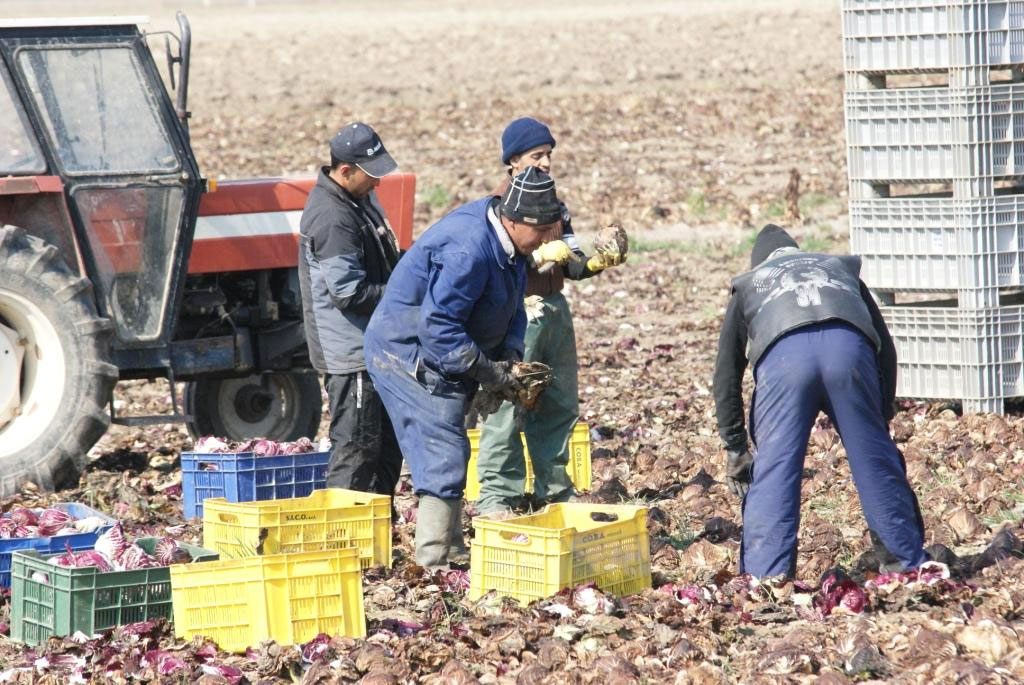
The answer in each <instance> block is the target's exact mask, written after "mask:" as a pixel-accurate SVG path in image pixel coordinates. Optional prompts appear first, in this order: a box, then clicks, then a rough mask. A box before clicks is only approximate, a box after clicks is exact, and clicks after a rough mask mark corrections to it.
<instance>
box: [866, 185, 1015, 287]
mask: <svg viewBox="0 0 1024 685" xmlns="http://www.w3.org/2000/svg"><path fill="white" fill-rule="evenodd" d="M850 247H851V251H852V252H853V253H854V254H857V255H860V256H861V257H862V258H863V266H862V269H861V278H862V279H863V280H864V282H865V283H867V284H868V285H869V286H870V287H871V288H872V289H874V290H881V291H899V290H905V291H940V292H953V291H964V297H965V298H968V299H967V301H965V300H964V299H963V298H962V299H961V303H960V304H961V306H965V305H966V306H984V305H990V306H991V305H994V304H997V301H994V300H992V299H989V300H987V301H986V300H981V301H979V300H978V299H973V298H971V291H981V290H988V291H990V292H989V293H988V295H989V297H990V298H991V295H992V294H995V295H996V296H997V295H998V292H994V291H996V289H997V288H1001V287H1002V288H1005V287H1013V286H1024V195H1002V196H996V197H985V198H976V199H971V200H956V199H953V198H951V197H898V198H877V199H870V200H851V201H850Z"/></svg>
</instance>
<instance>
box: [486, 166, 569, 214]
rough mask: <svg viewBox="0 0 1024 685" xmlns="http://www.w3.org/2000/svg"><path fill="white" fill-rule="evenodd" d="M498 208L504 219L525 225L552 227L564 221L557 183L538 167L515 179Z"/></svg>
mask: <svg viewBox="0 0 1024 685" xmlns="http://www.w3.org/2000/svg"><path fill="white" fill-rule="evenodd" d="M499 207H500V209H501V213H502V214H503V215H504V216H507V217H508V218H509V219H512V220H513V221H518V222H521V223H525V224H536V225H541V224H553V223H555V222H556V221H558V220H559V219H561V218H562V205H561V203H560V202H559V201H558V195H556V194H555V182H554V181H553V180H551V177H550V176H548V175H547V174H545V173H544V172H543V171H541V170H540V169H538V168H537V167H535V166H530V167H526V169H525V170H524V171H523V172H522V173H520V174H518V175H516V176H513V177H512V180H511V182H510V183H509V184H508V189H507V190H506V191H505V194H504V195H502V196H501V204H500V205H499Z"/></svg>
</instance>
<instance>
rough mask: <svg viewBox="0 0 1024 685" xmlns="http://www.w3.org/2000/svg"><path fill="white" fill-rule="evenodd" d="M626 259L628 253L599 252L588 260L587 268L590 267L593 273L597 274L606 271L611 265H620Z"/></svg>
mask: <svg viewBox="0 0 1024 685" xmlns="http://www.w3.org/2000/svg"><path fill="white" fill-rule="evenodd" d="M624 261H626V255H619V254H609V253H605V252H598V253H596V254H595V255H594V256H593V257H591V258H590V259H588V260H587V268H588V269H590V271H591V272H592V273H595V274H596V273H599V272H601V271H604V270H605V269H607V268H608V267H610V266H618V265H619V264H622V263H623V262H624Z"/></svg>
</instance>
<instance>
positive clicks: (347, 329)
mask: <svg viewBox="0 0 1024 685" xmlns="http://www.w3.org/2000/svg"><path fill="white" fill-rule="evenodd" d="M330 152H331V165H330V167H324V168H322V169H321V171H320V177H319V178H318V179H317V183H316V185H315V186H314V187H313V190H312V191H310V193H309V198H308V199H307V200H306V207H305V209H304V210H303V211H302V219H301V221H300V224H299V232H300V242H299V283H300V288H301V290H302V307H303V323H304V326H305V330H306V344H307V346H308V347H309V358H310V362H311V363H312V365H313V368H315V369H316V370H317V371H319V372H320V373H322V374H324V387H325V389H326V390H327V397H328V402H329V406H330V417H331V425H330V438H331V458H330V462H329V464H328V468H327V486H328V487H332V488H347V489H351V490H360V491H363V492H374V493H379V494H382V495H389V496H391V495H392V494H393V493H394V490H395V486H396V485H397V483H398V478H399V474H400V472H401V466H402V454H401V451H400V450H399V448H398V442H397V440H396V439H395V432H394V429H393V428H392V426H391V421H390V419H389V418H388V415H387V412H385V411H384V408H383V405H382V404H381V401H380V397H379V395H378V394H377V391H376V390H375V389H374V387H373V383H372V382H371V380H370V377H369V376H367V374H366V363H365V361H364V357H363V330H364V329H365V328H366V324H367V323H368V322H369V320H370V315H371V314H373V310H374V309H375V308H376V307H377V303H378V302H380V299H381V296H382V295H383V294H384V285H385V284H386V283H387V281H388V278H389V277H390V276H391V271H392V270H393V269H394V268H395V265H396V264H397V263H398V256H399V253H398V245H397V241H396V239H395V235H394V233H393V232H392V230H391V227H390V226H389V225H388V222H387V219H386V218H385V216H384V211H383V210H382V209H381V206H380V204H379V203H378V202H377V197H376V194H375V193H374V189H375V188H376V187H377V186H378V185H379V184H380V179H381V177H382V176H385V175H387V174H390V173H391V172H393V171H394V170H395V169H396V168H397V165H396V164H395V161H394V160H393V159H392V158H391V155H389V154H388V152H387V150H385V149H384V144H383V143H382V142H381V139H380V137H379V136H378V135H377V134H376V132H374V130H373V129H372V128H370V127H369V126H367V125H366V124H363V123H358V122H357V123H352V124H348V125H346V126H345V127H344V128H342V129H341V130H340V131H339V132H338V134H337V135H335V136H334V138H332V139H331V142H330Z"/></svg>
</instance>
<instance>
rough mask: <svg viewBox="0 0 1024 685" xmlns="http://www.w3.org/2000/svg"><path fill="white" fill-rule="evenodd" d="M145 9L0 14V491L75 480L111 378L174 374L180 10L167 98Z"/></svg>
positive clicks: (187, 211) (182, 265)
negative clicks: (173, 90)
mask: <svg viewBox="0 0 1024 685" xmlns="http://www.w3.org/2000/svg"><path fill="white" fill-rule="evenodd" d="M144 21H145V20H140V19H138V18H95V19H82V18H75V19H56V20H54V19H43V20H22V19H18V20H12V19H0V493H2V494H3V495H9V494H11V493H12V492H14V491H16V490H17V489H18V488H19V487H20V486H21V484H22V483H24V482H25V481H32V482H35V483H36V484H37V485H39V486H41V487H44V488H51V487H58V486H60V485H64V484H69V483H73V482H75V480H76V479H77V475H78V473H79V472H80V470H81V468H82V467H83V466H84V462H85V453H86V451H87V450H88V449H89V448H90V447H91V446H92V445H93V444H94V443H95V442H96V440H97V439H98V438H99V437H100V436H101V435H102V434H103V432H104V431H105V430H106V428H107V426H108V425H109V424H110V421H111V413H112V407H113V402H112V401H111V399H112V390H113V386H114V384H115V383H116V382H117V380H118V379H119V378H147V377H148V378H152V377H158V376H163V377H167V378H171V377H172V374H173V370H172V368H171V367H172V364H171V361H170V358H171V352H170V349H171V340H172V336H173V332H174V328H175V311H176V307H177V303H178V301H179V300H180V296H181V292H182V290H183V283H184V279H185V270H186V264H187V255H188V252H189V249H190V247H191V242H192V233H193V231H194V228H195V217H196V209H197V207H198V205H199V198H200V194H201V192H202V181H201V179H200V177H199V169H198V167H197V165H196V161H195V157H194V155H193V154H192V150H191V147H190V145H189V140H188V131H187V128H186V126H185V122H186V121H187V113H186V112H185V109H184V105H185V91H184V87H185V85H186V79H187V60H188V46H189V27H188V22H187V20H185V17H184V15H182V14H180V13H179V17H178V21H179V28H180V29H181V36H180V37H176V39H177V44H178V45H179V46H180V50H179V52H178V54H177V55H171V51H170V45H171V42H170V41H167V47H168V57H169V66H171V67H173V66H174V65H175V64H180V79H179V88H178V98H177V103H172V101H171V99H170V96H169V95H168V93H167V90H166V88H165V87H164V84H163V81H162V79H161V76H160V73H159V72H158V70H157V68H156V65H155V63H154V60H153V55H152V53H151V51H150V49H149V45H148V43H147V36H146V35H145V34H144V33H143V32H142V31H141V30H140V29H139V24H140V23H144ZM172 75H173V72H172ZM108 407H109V408H110V409H109V410H108ZM165 420H166V419H165Z"/></svg>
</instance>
